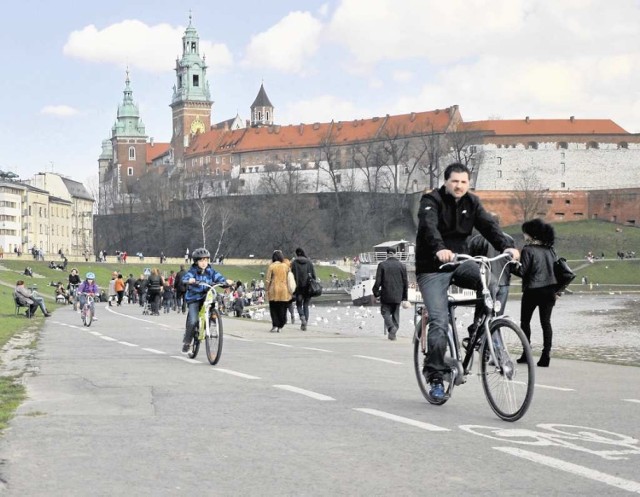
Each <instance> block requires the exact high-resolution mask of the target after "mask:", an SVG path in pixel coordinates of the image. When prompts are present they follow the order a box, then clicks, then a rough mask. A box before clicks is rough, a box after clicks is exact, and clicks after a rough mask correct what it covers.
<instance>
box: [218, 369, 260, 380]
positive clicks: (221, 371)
mask: <svg viewBox="0 0 640 497" xmlns="http://www.w3.org/2000/svg"><path fill="white" fill-rule="evenodd" d="M211 370H212V371H217V372H218V373H225V374H230V375H233V376H239V377H240V378H246V379H247V380H259V379H260V377H259V376H252V375H250V374H246V373H241V372H239V371H233V370H231V369H224V368H212V369H211Z"/></svg>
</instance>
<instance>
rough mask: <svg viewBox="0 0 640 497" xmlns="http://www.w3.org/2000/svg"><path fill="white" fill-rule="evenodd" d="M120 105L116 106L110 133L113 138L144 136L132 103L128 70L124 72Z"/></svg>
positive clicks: (142, 126) (140, 122) (136, 111)
mask: <svg viewBox="0 0 640 497" xmlns="http://www.w3.org/2000/svg"><path fill="white" fill-rule="evenodd" d="M122 93H123V95H124V96H123V98H122V103H121V104H120V105H118V115H117V119H116V122H115V124H114V125H113V128H111V132H112V135H113V136H145V130H144V123H143V122H142V119H140V111H139V110H138V106H137V105H136V103H135V102H134V101H133V90H132V89H131V79H130V78H129V68H128V67H127V70H126V78H125V81H124V90H123V92H122Z"/></svg>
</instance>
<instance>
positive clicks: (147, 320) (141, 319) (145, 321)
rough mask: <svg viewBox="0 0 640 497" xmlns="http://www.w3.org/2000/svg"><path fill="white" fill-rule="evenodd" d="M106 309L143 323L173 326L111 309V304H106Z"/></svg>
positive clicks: (166, 326) (165, 326)
mask: <svg viewBox="0 0 640 497" xmlns="http://www.w3.org/2000/svg"><path fill="white" fill-rule="evenodd" d="M104 310H105V311H108V312H110V313H112V314H116V315H118V316H122V317H123V318H128V319H133V320H134V321H142V322H143V323H150V324H153V325H155V326H162V327H164V328H173V326H171V325H168V324H164V323H162V322H160V321H156V320H153V319H143V318H137V317H135V316H129V315H128V314H122V313H121V312H117V311H114V310H113V309H109V306H106V307H105V308H104Z"/></svg>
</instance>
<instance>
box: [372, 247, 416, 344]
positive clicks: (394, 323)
mask: <svg viewBox="0 0 640 497" xmlns="http://www.w3.org/2000/svg"><path fill="white" fill-rule="evenodd" d="M395 256H396V249H395V248H393V247H389V248H387V260H386V261H382V262H381V263H380V264H378V269H377V270H376V281H375V283H374V284H373V294H374V295H375V296H376V297H380V314H382V319H384V326H385V328H386V329H387V333H388V335H387V336H388V338H389V340H395V339H396V333H397V332H398V328H399V327H400V304H401V303H402V302H403V301H405V300H407V293H408V291H409V280H408V279H407V268H406V267H405V265H404V264H402V262H400V261H399V260H398V259H396V257H395Z"/></svg>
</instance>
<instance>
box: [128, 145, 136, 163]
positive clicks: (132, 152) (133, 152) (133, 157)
mask: <svg viewBox="0 0 640 497" xmlns="http://www.w3.org/2000/svg"><path fill="white" fill-rule="evenodd" d="M129 160H136V147H129Z"/></svg>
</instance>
